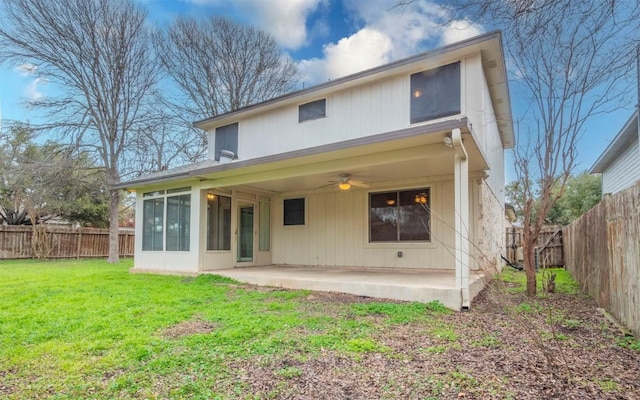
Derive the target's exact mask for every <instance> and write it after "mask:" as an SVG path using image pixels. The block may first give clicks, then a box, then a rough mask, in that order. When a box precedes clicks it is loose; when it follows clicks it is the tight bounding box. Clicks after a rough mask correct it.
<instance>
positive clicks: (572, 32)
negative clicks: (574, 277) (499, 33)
mask: <svg viewBox="0 0 640 400" xmlns="http://www.w3.org/2000/svg"><path fill="white" fill-rule="evenodd" d="M416 2H417V0H405V1H398V2H397V3H396V7H406V6H409V5H410V4H413V3H416ZM440 11H441V12H440V13H439V15H440V16H441V17H442V24H443V25H445V26H446V25H447V24H448V22H450V21H453V20H466V21H473V22H474V23H479V24H485V25H487V26H490V27H493V28H500V29H502V30H503V32H504V36H505V42H506V51H507V56H508V57H507V62H508V64H509V67H510V70H511V72H512V73H514V72H515V74H514V75H515V79H512V82H511V84H512V88H514V87H515V88H516V90H515V91H514V92H515V93H518V94H519V95H520V96H521V97H522V98H525V99H526V100H528V103H529V104H528V107H526V110H525V111H524V113H523V114H521V115H518V116H517V119H518V129H519V132H518V146H517V148H516V150H515V151H514V158H515V170H516V175H517V181H518V185H519V187H516V188H515V189H516V190H517V191H518V192H520V193H521V196H519V197H518V198H517V199H511V200H512V201H514V202H516V203H517V205H518V206H519V208H520V210H521V211H522V213H523V215H524V246H523V247H524V248H523V250H524V258H525V260H524V261H525V269H526V272H527V294H528V295H535V293H536V280H535V264H534V254H535V245H536V242H537V239H538V236H539V233H540V230H541V228H542V226H543V224H544V221H545V218H546V217H547V214H548V213H549V211H550V210H551V209H552V207H553V206H554V204H555V203H556V202H557V200H558V199H559V198H560V197H561V196H562V194H563V193H564V188H565V185H566V182H567V179H568V178H569V176H570V175H571V173H572V172H573V170H574V168H575V167H576V157H577V150H576V148H577V144H578V142H579V140H580V139H581V137H582V134H583V133H584V128H585V125H586V124H587V123H588V122H589V121H590V119H591V117H593V116H594V115H596V114H600V113H606V112H609V111H612V110H615V109H617V108H620V107H621V106H623V105H626V104H628V102H629V97H628V95H630V94H632V89H633V87H634V86H632V85H628V84H627V85H625V80H626V79H628V78H629V76H630V75H631V74H630V73H631V72H632V71H633V69H634V68H635V65H636V62H635V57H636V47H637V46H638V43H639V40H640V6H639V4H638V2H637V1H635V0H583V1H577V2H576V1H573V2H572V1H558V0H511V1H504V0H449V1H447V2H446V5H444V6H442V7H441V9H440ZM508 122H509V123H511V122H512V121H508Z"/></svg>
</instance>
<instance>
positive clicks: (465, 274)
mask: <svg viewBox="0 0 640 400" xmlns="http://www.w3.org/2000/svg"><path fill="white" fill-rule="evenodd" d="M451 141H452V144H453V148H454V150H455V156H454V187H455V189H454V192H455V209H454V212H455V230H456V232H455V239H456V240H455V252H454V254H455V257H456V287H458V288H459V289H460V293H461V296H462V308H463V309H468V308H469V307H470V306H471V299H470V291H469V265H470V252H469V161H468V157H467V151H466V150H465V148H464V145H463V143H462V134H461V132H460V129H454V130H452V131H451Z"/></svg>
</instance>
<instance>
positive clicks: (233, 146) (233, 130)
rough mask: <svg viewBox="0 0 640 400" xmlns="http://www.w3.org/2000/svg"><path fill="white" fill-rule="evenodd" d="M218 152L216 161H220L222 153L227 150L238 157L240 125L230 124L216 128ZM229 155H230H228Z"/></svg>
mask: <svg viewBox="0 0 640 400" xmlns="http://www.w3.org/2000/svg"><path fill="white" fill-rule="evenodd" d="M215 143H216V150H215V154H214V159H215V160H216V161H220V152H221V151H223V150H225V151H227V152H232V153H233V154H234V156H233V158H237V157H238V123H237V122H236V123H235V124H229V125H225V126H221V127H219V128H216V141H215ZM227 154H228V153H227Z"/></svg>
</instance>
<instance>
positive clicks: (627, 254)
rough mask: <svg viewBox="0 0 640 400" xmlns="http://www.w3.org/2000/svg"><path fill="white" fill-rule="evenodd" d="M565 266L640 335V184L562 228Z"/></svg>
mask: <svg viewBox="0 0 640 400" xmlns="http://www.w3.org/2000/svg"><path fill="white" fill-rule="evenodd" d="M563 235H564V242H565V260H566V268H567V270H568V271H569V272H570V273H571V275H573V277H574V278H575V279H576V280H577V281H578V282H579V283H580V285H581V286H582V290H583V291H585V292H587V293H589V294H590V295H591V296H592V297H593V298H595V299H596V301H597V302H598V304H599V305H600V306H601V307H603V308H605V309H607V310H608V311H609V312H610V313H611V314H613V315H614V316H615V317H616V318H618V319H619V320H620V321H621V322H622V323H623V324H625V325H626V326H627V327H628V328H629V329H631V331H632V332H633V333H634V334H635V335H636V336H637V337H638V336H640V181H639V182H636V184H635V185H634V186H632V187H630V188H629V189H627V190H625V191H623V192H619V193H616V194H614V195H612V196H607V197H605V198H604V199H603V200H602V201H601V202H600V203H599V204H598V205H597V206H595V207H594V208H592V209H591V210H589V211H587V212H586V213H585V214H584V215H583V216H582V217H580V218H579V219H578V220H576V221H574V222H573V223H572V224H571V225H569V226H567V227H566V228H564V230H563Z"/></svg>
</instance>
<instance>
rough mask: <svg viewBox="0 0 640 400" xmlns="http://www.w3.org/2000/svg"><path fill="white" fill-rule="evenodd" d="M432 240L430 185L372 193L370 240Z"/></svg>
mask: <svg viewBox="0 0 640 400" xmlns="http://www.w3.org/2000/svg"><path fill="white" fill-rule="evenodd" d="M430 240H431V193H430V190H429V188H419V189H410V190H399V191H390V192H381V193H370V194H369V242H425V241H430Z"/></svg>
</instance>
